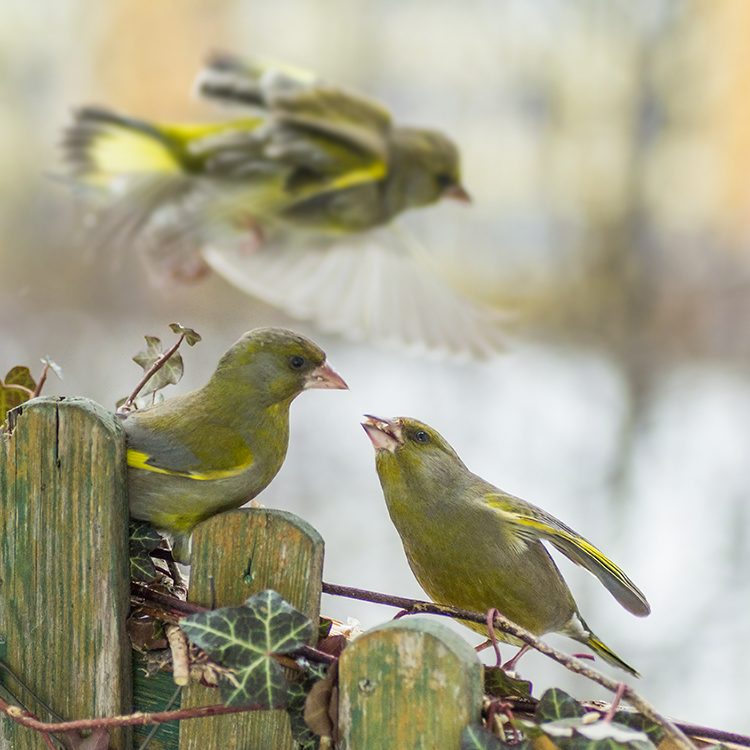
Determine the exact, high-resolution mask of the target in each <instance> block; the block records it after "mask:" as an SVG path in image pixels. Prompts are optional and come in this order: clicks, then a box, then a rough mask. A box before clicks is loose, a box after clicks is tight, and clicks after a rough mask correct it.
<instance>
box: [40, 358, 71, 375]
mask: <svg viewBox="0 0 750 750" xmlns="http://www.w3.org/2000/svg"><path fill="white" fill-rule="evenodd" d="M42 364H43V365H46V366H47V367H49V369H50V370H52V372H54V373H55V375H57V377H58V378H60V380H65V378H64V377H63V371H62V367H60V365H58V364H57V362H55V360H53V359H51V358H50V357H42Z"/></svg>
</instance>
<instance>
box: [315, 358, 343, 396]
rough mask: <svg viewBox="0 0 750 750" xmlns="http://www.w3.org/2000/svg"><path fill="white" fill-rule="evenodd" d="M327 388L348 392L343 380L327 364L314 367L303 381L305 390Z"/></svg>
mask: <svg viewBox="0 0 750 750" xmlns="http://www.w3.org/2000/svg"><path fill="white" fill-rule="evenodd" d="M308 388H328V389H336V390H342V391H348V390H349V386H348V385H347V384H346V383H345V382H344V379H343V378H342V377H341V375H339V374H338V373H337V372H336V370H334V369H333V367H331V366H330V365H329V364H328V363H327V362H324V363H323V364H322V365H320V367H316V368H315V369H314V370H313V371H312V372H311V373H310V374H309V375H308V376H307V378H306V379H305V389H306V390H307V389H308Z"/></svg>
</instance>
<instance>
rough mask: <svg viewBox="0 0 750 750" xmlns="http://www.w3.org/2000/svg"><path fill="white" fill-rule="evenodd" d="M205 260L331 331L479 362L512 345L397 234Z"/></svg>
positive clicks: (218, 251)
mask: <svg viewBox="0 0 750 750" xmlns="http://www.w3.org/2000/svg"><path fill="white" fill-rule="evenodd" d="M284 239H285V240H287V241H284ZM203 255H204V258H205V259H206V261H207V262H208V263H209V265H210V266H211V267H212V268H213V269H214V270H215V271H217V272H218V273H219V274H221V275H222V276H224V278H226V279H227V280H228V281H230V282H231V283H232V284H234V285H235V286H238V287H239V288H240V289H243V290H244V291H246V292H248V293H249V294H252V295H254V296H256V297H259V298H260V299H263V300H265V301H266V302H268V303H270V304H272V305H275V306H277V307H280V308H281V309H283V310H285V311H286V312H287V313H288V314H290V315H292V316H293V317H297V318H302V319H306V320H311V321H314V322H315V323H316V325H318V326H320V328H321V329H323V330H326V331H329V332H335V333H340V334H343V335H344V336H347V337H349V338H352V339H373V340H377V341H380V342H383V343H391V344H398V345H407V346H409V347H414V348H420V349H425V350H438V351H442V352H443V353H450V354H458V355H471V356H475V357H487V356H491V355H493V354H496V353H498V352H500V351H502V350H503V349H504V348H505V337H504V335H503V333H502V331H501V329H500V323H501V321H502V320H503V319H504V317H503V316H501V315H500V314H499V313H497V312H495V311H492V310H488V309H485V308H482V307H480V306H478V305H475V304H473V303H472V302H470V301H469V300H467V299H464V298H463V297H461V296H460V295H458V294H457V293H456V292H455V291H453V290H452V289H451V288H450V287H449V286H448V285H447V284H446V283H444V282H442V281H441V280H440V279H439V278H437V277H436V276H434V275H432V274H431V273H430V272H429V271H428V270H426V269H425V268H424V267H423V266H422V265H421V264H420V263H419V262H418V261H417V260H416V259H415V258H414V257H413V256H412V255H410V254H409V253H408V252H407V251H406V250H405V249H404V248H403V246H401V245H400V243H398V242H397V241H394V235H393V233H392V232H390V231H389V230H381V231H379V232H372V233H369V234H368V235H367V236H359V237H357V238H351V239H350V238H347V239H345V240H343V239H342V240H340V241H338V242H336V243H330V242H329V243H326V244H321V245H320V246H313V247H311V245H310V244H305V243H300V242H299V241H297V242H296V243H295V242H293V241H292V240H291V238H283V239H282V240H281V241H278V242H269V243H267V244H266V245H264V246H263V248H262V249H260V250H259V251H257V252H254V253H247V252H243V251H242V250H241V249H239V248H238V249H228V248H224V247H207V248H204V251H203Z"/></svg>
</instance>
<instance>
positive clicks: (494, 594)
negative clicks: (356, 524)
mask: <svg viewBox="0 0 750 750" xmlns="http://www.w3.org/2000/svg"><path fill="white" fill-rule="evenodd" d="M362 424H363V427H364V428H365V431H366V432H367V434H368V436H369V438H370V440H371V441H372V444H373V446H374V447H375V452H376V466H377V470H378V475H379V476H380V483H381V485H382V487H383V494H384V495H385V501H386V504H387V506H388V512H389V514H390V516H391V520H392V521H393V523H394V525H395V526H396V529H397V531H398V533H399V536H400V537H401V541H402V542H403V545H404V552H405V553H406V557H407V559H408V561H409V565H410V566H411V569H412V571H413V572H414V575H415V576H416V578H417V580H418V581H419V584H420V585H421V586H422V588H423V589H424V590H425V591H426V592H427V594H428V596H429V597H430V598H431V599H432V600H433V601H435V602H437V603H439V604H446V605H449V606H453V607H461V608H464V609H469V610H473V611H476V612H486V611H488V610H489V609H492V608H497V610H498V611H499V612H501V613H502V614H503V615H505V616H506V617H507V618H508V619H510V620H512V621H513V622H515V623H517V624H518V625H520V626H521V627H523V628H526V629H527V630H529V631H531V632H532V633H534V634H535V635H542V634H544V633H553V632H554V633H562V634H563V635H566V636H568V637H569V638H573V639H574V640H576V641H579V642H580V643H584V644H586V645H587V646H588V647H589V648H590V649H591V650H592V651H594V652H595V653H596V654H598V655H599V656H601V657H602V658H603V659H604V660H605V661H607V662H609V663H610V664H612V665H614V666H616V667H619V668H620V669H624V670H625V671H626V672H629V673H630V674H632V675H634V676H638V673H637V672H636V671H635V670H634V669H633V668H632V667H631V666H629V665H628V664H626V663H625V662H624V661H623V660H622V659H621V658H620V657H619V656H617V655H616V654H615V653H614V652H613V651H612V650H611V649H609V648H608V647H607V646H605V645H604V643H602V642H601V641H600V640H599V639H598V638H597V637H596V636H595V635H594V634H593V633H592V632H591V630H590V629H589V627H588V625H586V623H585V622H584V620H583V618H582V617H581V615H580V613H579V611H578V607H577V605H576V603H575V601H574V599H573V595H572V594H571V593H570V589H569V588H568V586H567V584H566V583H565V581H564V580H563V577H562V576H561V575H560V571H559V570H558V569H557V566H556V565H555V563H554V562H553V560H552V558H551V557H550V555H549V553H548V552H547V550H546V549H545V548H544V546H543V544H542V541H546V542H549V543H550V544H551V545H552V546H553V547H555V548H556V549H558V550H559V551H560V552H562V553H563V554H564V555H566V556H567V557H568V558H570V559H571V560H572V561H573V562H575V563H577V564H578V565H581V566H583V567H584V568H586V570H588V571H589V572H591V573H593V574H594V575H595V576H596V577H597V578H598V579H599V580H600V581H601V582H602V583H603V584H604V586H605V587H606V588H607V589H608V590H609V592H610V593H611V594H612V596H614V597H615V599H617V601H618V602H620V604H622V606H623V607H625V609H627V610H628V611H629V612H632V613H633V614H634V615H637V616H639V617H644V616H646V615H648V614H649V612H650V611H651V609H650V607H649V604H648V602H647V601H646V598H645V597H644V596H643V594H642V593H641V592H640V591H639V590H638V589H637V588H636V586H635V585H634V584H633V582H632V581H631V580H630V579H629V578H628V577H627V576H626V575H625V573H623V572H622V571H621V570H620V569H619V568H618V567H617V566H616V565H615V564H614V563H613V562H612V561H611V560H609V559H608V558H606V557H605V556H604V555H603V554H602V553H601V552H600V551H599V550H598V549H597V548H596V547H594V545H592V544H591V542H589V541H587V540H586V539H584V538H583V537H582V536H580V535H579V534H577V533H576V532H575V531H573V529H571V528H569V527H567V526H566V525H565V524H563V523H561V522H560V521H558V520H557V519H556V518H553V517H552V516H550V515H549V514H548V513H545V512H544V511H543V510H541V509H540V508H537V507H536V506H534V505H531V504H530V503H527V502H525V501H524V500H521V499H520V498H517V497H514V496H513V495H508V494H507V493H505V492H503V491H502V490H499V489H498V488H497V487H494V486H493V485H491V484H490V483H489V482H486V481H485V480H484V479H481V478H480V477H478V476H477V475H476V474H472V473H471V472H470V471H469V469H468V468H467V467H466V465H465V464H464V463H463V461H461V459H460V458H459V457H458V455H457V454H456V452H455V451H454V450H453V448H451V446H450V445H448V443H447V442H446V441H445V440H444V439H443V437H441V436H440V435H439V434H438V433H437V432H436V431H435V430H433V429H432V428H430V427H428V426H427V425H425V424H422V423H421V422H418V421H417V420H416V419H409V418H407V417H399V418H396V419H390V420H389V419H381V418H379V417H371V416H368V417H367V419H366V420H365V421H364V422H363V423H362ZM464 624H466V625H468V626H469V627H471V628H472V629H474V630H477V631H479V632H482V633H484V634H485V635H486V634H487V628H486V626H484V627H483V626H480V625H476V624H474V623H469V622H466V623H464ZM497 636H498V638H500V639H502V640H505V641H507V642H509V643H515V644H516V645H521V644H520V643H518V642H517V641H516V640H515V639H514V638H513V637H512V636H508V635H507V634H504V633H498V634H497Z"/></svg>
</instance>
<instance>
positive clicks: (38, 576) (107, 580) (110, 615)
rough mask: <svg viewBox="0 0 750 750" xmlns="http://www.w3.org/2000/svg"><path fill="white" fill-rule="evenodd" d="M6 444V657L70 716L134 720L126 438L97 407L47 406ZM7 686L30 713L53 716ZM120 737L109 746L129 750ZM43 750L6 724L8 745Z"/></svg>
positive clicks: (2, 594) (53, 402)
mask: <svg viewBox="0 0 750 750" xmlns="http://www.w3.org/2000/svg"><path fill="white" fill-rule="evenodd" d="M9 423H10V427H11V432H10V434H3V435H2V436H0V659H2V660H3V661H4V662H5V663H6V664H7V665H8V666H9V667H10V669H11V670H13V672H14V673H15V674H16V675H17V676H18V677H19V678H20V679H21V680H22V682H23V683H24V684H25V685H26V686H27V687H28V688H30V689H31V690H32V691H33V692H34V693H35V694H36V695H37V696H38V697H39V698H40V700H42V701H44V702H45V703H46V704H47V705H49V706H50V707H51V708H52V710H53V711H55V712H56V713H57V714H59V715H60V716H61V717H62V718H63V719H83V718H88V717H93V716H109V715H114V714H121V713H127V712H128V711H129V710H130V705H131V687H130V679H131V671H130V670H131V667H130V656H131V647H130V642H129V640H128V637H127V634H126V631H125V620H126V617H127V613H128V608H129V605H130V589H129V583H130V580H129V572H128V509H127V500H126V490H125V436H124V432H123V430H122V428H121V426H120V424H119V422H118V420H117V418H116V417H115V416H114V415H113V414H111V413H109V412H107V411H106V410H105V409H103V408H102V407H101V406H98V405H97V404H95V403H94V402H92V401H89V400H88V399H80V398H60V397H52V398H38V399H33V400H32V401H30V402H28V403H26V404H24V405H22V406H20V407H18V408H16V409H14V410H13V411H12V412H11V413H10V414H9ZM0 681H2V683H3V684H4V685H5V687H6V688H7V689H8V690H9V691H10V692H11V693H12V694H13V695H15V697H16V698H17V699H18V700H19V701H20V702H21V703H22V704H23V705H24V706H25V707H26V708H27V709H28V710H30V711H32V712H33V713H35V714H36V715H37V716H39V718H41V719H43V720H51V717H50V716H49V715H48V714H47V711H46V710H45V709H44V708H43V707H42V706H41V705H38V704H36V702H35V701H34V700H33V699H30V698H29V697H28V695H26V694H24V693H22V692H20V691H19V689H18V686H17V685H15V684H14V683H13V682H12V681H11V680H9V679H8V678H7V676H6V675H4V674H0ZM129 738H130V731H129V730H124V729H118V730H113V731H112V744H111V747H112V748H113V749H114V748H117V749H118V750H125V749H126V748H127V747H129ZM39 747H43V745H42V741H41V738H40V736H39V735H38V733H36V732H33V731H31V730H29V729H25V728H23V727H20V726H18V725H17V724H15V723H14V722H12V721H10V720H4V721H0V748H1V749H2V750H7V749H8V748H13V750H25V749H26V748H29V750H30V749H31V748H34V749H36V748H39Z"/></svg>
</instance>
